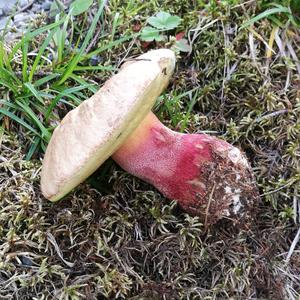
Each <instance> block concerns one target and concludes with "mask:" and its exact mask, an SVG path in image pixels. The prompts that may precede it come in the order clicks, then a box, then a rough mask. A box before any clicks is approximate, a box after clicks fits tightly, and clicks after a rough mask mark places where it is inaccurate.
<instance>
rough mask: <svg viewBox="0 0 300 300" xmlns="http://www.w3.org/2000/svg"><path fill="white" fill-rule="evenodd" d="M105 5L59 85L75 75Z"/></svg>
mask: <svg viewBox="0 0 300 300" xmlns="http://www.w3.org/2000/svg"><path fill="white" fill-rule="evenodd" d="M104 4H105V1H102V3H101V5H100V7H99V9H98V11H97V13H96V16H95V17H94V19H93V22H92V24H91V27H90V28H89V31H88V33H87V35H86V37H85V39H84V41H83V44H82V46H81V48H80V50H79V51H78V53H77V54H76V56H75V57H74V58H73V59H72V61H71V62H70V64H69V66H68V68H67V69H66V71H65V72H64V74H63V76H62V78H61V80H60V81H59V82H58V84H59V85H61V84H62V83H64V82H65V81H66V80H67V79H68V78H69V77H70V75H71V74H72V73H73V71H74V69H75V67H76V66H77V64H78V62H79V61H80V58H81V56H82V54H83V53H84V51H85V49H86V47H87V46H88V43H89V41H90V39H91V38H92V36H93V33H94V31H95V28H96V25H97V22H98V20H99V18H100V16H101V14H102V12H103V8H104Z"/></svg>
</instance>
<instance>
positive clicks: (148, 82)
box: [41, 49, 257, 225]
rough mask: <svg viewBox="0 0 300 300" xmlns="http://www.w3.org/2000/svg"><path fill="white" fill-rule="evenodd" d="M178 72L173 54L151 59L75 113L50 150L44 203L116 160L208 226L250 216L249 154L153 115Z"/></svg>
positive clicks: (124, 71)
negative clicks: (171, 126) (173, 126)
mask: <svg viewBox="0 0 300 300" xmlns="http://www.w3.org/2000/svg"><path fill="white" fill-rule="evenodd" d="M174 67H175V55H174V53H173V52H172V51H171V50H168V49H159V50H153V51H149V52H147V53H145V54H143V55H141V56H139V57H138V58H136V59H133V60H131V61H129V62H126V63H125V64H124V65H123V66H122V68H121V70H120V71H119V73H118V74H116V75H114V76H113V77H111V78H110V79H109V80H108V81H107V82H106V83H105V84H104V85H103V87H102V88H101V89H100V90H99V91H98V92H97V93H96V94H95V95H93V96H92V97H91V98H90V99H88V100H86V101H84V102H83V103H82V104H80V105H79V106H78V107H77V108H75V109H74V110H72V111H70V112H69V113H68V114H67V115H66V116H65V117H64V119H63V120H62V122H61V124H60V125H59V126H58V127H57V128H56V129H55V130H54V133H53V135H52V138H51V140H50V143H49V145H48V147H47V150H46V154H45V157H44V160H43V167H42V175H41V189H42V192H43V195H44V196H45V197H46V198H48V199H49V200H51V201H57V200H59V199H60V198H62V197H63V196H65V195H66V194H67V193H68V192H70V191H71V190H72V189H73V188H74V187H76V186H77V185H78V184H79V183H81V182H83V181H84V180H85V179H86V178H87V177H88V176H89V175H91V174H92V173H93V172H94V171H95V170H96V169H97V168H98V167H99V166H100V165H101V164H102V163H103V162H104V161H105V160H106V159H107V158H108V157H110V156H112V158H113V159H114V160H115V161H116V162H117V163H118V164H119V165H120V166H121V167H122V168H123V169H125V170H126V171H128V172H130V173H131V174H133V175H135V176H137V177H139V178H141V179H143V180H144V181H146V182H149V183H151V184H152V185H154V186H155V187H156V188H157V189H158V190H159V191H160V192H161V193H162V194H163V195H164V196H166V197H167V198H169V199H175V200H176V201H177V202H178V203H179V205H180V206H181V207H182V208H183V209H184V210H186V211H187V212H189V213H191V214H193V215H198V216H200V217H201V219H202V221H203V222H205V224H206V225H209V224H213V223H216V222H217V221H218V220H219V219H221V218H223V217H226V218H229V219H233V220H238V219H240V218H241V217H244V216H245V215H247V214H248V211H249V209H250V208H251V207H252V206H253V203H254V201H255V198H256V197H257V188H256V185H255V181H254V178H253V175H252V171H251V167H250V165H249V163H248V161H247V159H246V158H245V156H244V154H242V152H241V151H240V150H239V149H238V148H236V147H234V146H232V145H230V144H229V143H227V142H225V141H223V140H221V139H218V138H216V137H213V136H209V135H206V134H182V133H177V132H174V131H172V130H170V129H168V128H166V127H165V126H164V125H163V124H162V123H161V122H160V121H159V120H158V118H157V117H156V116H155V115H154V114H153V113H152V112H151V108H152V106H153V104H154V102H155V100H156V98H157V97H158V96H159V95H160V94H161V92H162V91H163V90H164V88H165V87H166V86H167V84H168V82H169V79H170V77H171V75H172V73H173V71H174Z"/></svg>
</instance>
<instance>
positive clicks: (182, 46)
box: [174, 39, 192, 52]
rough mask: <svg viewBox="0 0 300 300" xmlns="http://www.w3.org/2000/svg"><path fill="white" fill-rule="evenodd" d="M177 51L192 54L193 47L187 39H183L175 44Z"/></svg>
mask: <svg viewBox="0 0 300 300" xmlns="http://www.w3.org/2000/svg"><path fill="white" fill-rule="evenodd" d="M174 48H175V50H178V51H181V52H191V51H192V47H191V45H190V44H189V43H188V41H187V40H186V39H181V40H179V41H176V42H175V44H174Z"/></svg>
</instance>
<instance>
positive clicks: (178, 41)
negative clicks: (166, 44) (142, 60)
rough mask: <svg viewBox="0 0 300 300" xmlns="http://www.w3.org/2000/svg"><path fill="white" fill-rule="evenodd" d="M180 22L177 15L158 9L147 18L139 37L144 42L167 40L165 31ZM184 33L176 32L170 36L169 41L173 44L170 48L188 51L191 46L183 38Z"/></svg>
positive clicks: (173, 27)
mask: <svg viewBox="0 0 300 300" xmlns="http://www.w3.org/2000/svg"><path fill="white" fill-rule="evenodd" d="M180 23H181V19H180V18H179V17H178V16H172V15H171V14H169V13H168V12H164V11H160V12H158V13H157V14H156V15H155V16H152V17H150V18H148V19H147V24H149V25H151V26H146V27H145V28H144V29H143V30H142V32H141V35H140V39H141V40H143V41H145V42H153V41H156V42H162V41H166V40H167V36H166V35H165V34H164V33H165V32H166V31H170V30H172V29H175V28H177V27H178V26H179V24H180ZM183 35H184V33H183V34H182V33H180V34H178V35H177V36H176V37H174V36H171V37H170V42H171V43H172V44H173V46H172V49H173V50H175V51H182V52H190V51H191V46H190V45H189V44H188V42H187V40H186V39H184V38H183Z"/></svg>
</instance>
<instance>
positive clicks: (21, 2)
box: [19, 0, 28, 7]
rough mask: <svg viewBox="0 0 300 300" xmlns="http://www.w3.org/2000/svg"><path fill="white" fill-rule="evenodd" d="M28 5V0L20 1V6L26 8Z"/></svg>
mask: <svg viewBox="0 0 300 300" xmlns="http://www.w3.org/2000/svg"><path fill="white" fill-rule="evenodd" d="M27 4H28V0H19V5H20V6H21V7H25V6H26V5H27Z"/></svg>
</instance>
